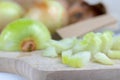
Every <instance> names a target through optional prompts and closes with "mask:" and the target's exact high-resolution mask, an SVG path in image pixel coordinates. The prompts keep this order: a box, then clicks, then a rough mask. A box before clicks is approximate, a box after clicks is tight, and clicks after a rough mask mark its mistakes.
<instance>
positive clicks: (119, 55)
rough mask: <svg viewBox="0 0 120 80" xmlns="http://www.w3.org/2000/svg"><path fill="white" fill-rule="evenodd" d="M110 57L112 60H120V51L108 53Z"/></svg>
mask: <svg viewBox="0 0 120 80" xmlns="http://www.w3.org/2000/svg"><path fill="white" fill-rule="evenodd" d="M108 56H109V57H110V58H112V59H120V51H118V50H114V51H113V50H111V51H109V52H108Z"/></svg>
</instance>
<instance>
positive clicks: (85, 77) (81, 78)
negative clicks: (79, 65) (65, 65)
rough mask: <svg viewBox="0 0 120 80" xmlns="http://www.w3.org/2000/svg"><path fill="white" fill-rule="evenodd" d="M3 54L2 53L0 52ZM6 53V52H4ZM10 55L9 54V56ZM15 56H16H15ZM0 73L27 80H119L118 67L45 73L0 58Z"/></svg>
mask: <svg viewBox="0 0 120 80" xmlns="http://www.w3.org/2000/svg"><path fill="white" fill-rule="evenodd" d="M2 53H3V52H2ZM4 53H6V52H4ZM10 54H11V53H9V55H10ZM16 56H17V55H16ZM0 72H8V73H14V74H17V75H20V76H23V77H25V78H26V79H27V80H119V79H120V67H113V68H97V69H81V70H80V69H73V70H58V71H45V70H39V69H37V68H34V67H32V66H31V65H30V64H28V63H27V62H25V61H23V60H21V59H17V58H15V56H14V57H13V58H12V57H11V58H7V57H6V58H5V56H4V58H3V57H0Z"/></svg>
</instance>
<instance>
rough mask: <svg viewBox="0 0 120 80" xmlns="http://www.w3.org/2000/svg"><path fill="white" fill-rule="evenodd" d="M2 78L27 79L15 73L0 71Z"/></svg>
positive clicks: (0, 77)
mask: <svg viewBox="0 0 120 80" xmlns="http://www.w3.org/2000/svg"><path fill="white" fill-rule="evenodd" d="M0 80H25V79H24V78H22V77H20V76H18V75H15V74H10V73H0Z"/></svg>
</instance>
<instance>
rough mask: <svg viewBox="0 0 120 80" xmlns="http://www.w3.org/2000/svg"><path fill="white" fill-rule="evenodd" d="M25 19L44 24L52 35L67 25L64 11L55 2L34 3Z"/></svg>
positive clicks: (46, 0)
mask: <svg viewBox="0 0 120 80" xmlns="http://www.w3.org/2000/svg"><path fill="white" fill-rule="evenodd" d="M26 17H29V18H31V19H34V20H37V21H40V22H42V23H44V24H45V25H46V26H47V27H48V29H49V30H50V32H51V33H52V34H53V33H54V32H55V31H56V30H57V29H59V28H61V27H63V26H65V25H67V23H68V17H67V12H66V9H65V8H64V7H63V6H62V5H61V4H60V3H59V2H57V1H55V0H42V1H41V2H39V3H36V4H35V6H33V7H32V8H31V9H30V10H29V11H28V13H27V14H26Z"/></svg>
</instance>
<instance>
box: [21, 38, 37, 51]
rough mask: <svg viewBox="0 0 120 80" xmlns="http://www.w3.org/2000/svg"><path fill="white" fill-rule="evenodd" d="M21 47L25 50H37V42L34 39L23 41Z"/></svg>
mask: <svg viewBox="0 0 120 80" xmlns="http://www.w3.org/2000/svg"><path fill="white" fill-rule="evenodd" d="M21 49H22V51H23V52H30V51H34V50H36V44H35V42H34V41H33V40H26V41H23V43H22V45H21Z"/></svg>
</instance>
